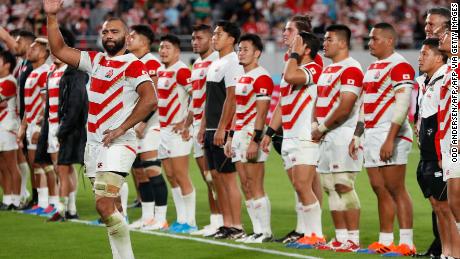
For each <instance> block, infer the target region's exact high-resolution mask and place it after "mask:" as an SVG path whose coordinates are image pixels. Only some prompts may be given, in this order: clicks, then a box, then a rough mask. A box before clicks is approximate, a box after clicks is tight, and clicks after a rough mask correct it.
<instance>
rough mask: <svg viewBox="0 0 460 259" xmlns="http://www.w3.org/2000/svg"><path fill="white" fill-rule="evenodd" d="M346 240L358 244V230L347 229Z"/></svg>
mask: <svg viewBox="0 0 460 259" xmlns="http://www.w3.org/2000/svg"><path fill="white" fill-rule="evenodd" d="M348 240H351V241H353V243H355V244H357V245H359V230H350V231H348Z"/></svg>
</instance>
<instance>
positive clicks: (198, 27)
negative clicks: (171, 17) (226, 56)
mask: <svg viewBox="0 0 460 259" xmlns="http://www.w3.org/2000/svg"><path fill="white" fill-rule="evenodd" d="M192 30H193V31H204V32H208V33H211V34H212V28H211V26H209V25H207V24H203V23H201V24H197V25H193V27H192Z"/></svg>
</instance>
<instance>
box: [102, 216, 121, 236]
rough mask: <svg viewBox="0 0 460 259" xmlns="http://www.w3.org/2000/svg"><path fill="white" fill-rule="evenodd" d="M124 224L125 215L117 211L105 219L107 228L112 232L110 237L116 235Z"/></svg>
mask: <svg viewBox="0 0 460 259" xmlns="http://www.w3.org/2000/svg"><path fill="white" fill-rule="evenodd" d="M123 222H124V219H123V215H121V213H120V212H119V211H115V212H114V213H113V214H112V215H110V216H109V217H108V218H106V219H104V223H105V225H106V227H107V228H109V229H110V230H111V231H110V233H109V234H110V235H113V234H115V233H114V232H115V231H116V230H117V229H118V228H119V227H121V226H122V225H123Z"/></svg>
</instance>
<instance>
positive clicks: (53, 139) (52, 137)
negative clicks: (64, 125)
mask: <svg viewBox="0 0 460 259" xmlns="http://www.w3.org/2000/svg"><path fill="white" fill-rule="evenodd" d="M58 129H59V124H57V123H50V124H49V129H48V149H47V150H46V152H48V153H49V154H53V153H57V152H58V151H59V141H58V138H57V136H56V135H57V132H58Z"/></svg>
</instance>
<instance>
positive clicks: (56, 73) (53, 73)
mask: <svg viewBox="0 0 460 259" xmlns="http://www.w3.org/2000/svg"><path fill="white" fill-rule="evenodd" d="M66 69H67V65H65V64H64V65H62V66H61V67H60V68H56V66H54V65H53V66H51V68H50V75H48V82H47V86H48V102H49V105H50V108H49V111H48V115H49V117H48V121H49V123H50V124H57V123H59V118H58V108H59V82H60V81H61V77H62V75H63V74H64V71H65V70H66Z"/></svg>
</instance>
